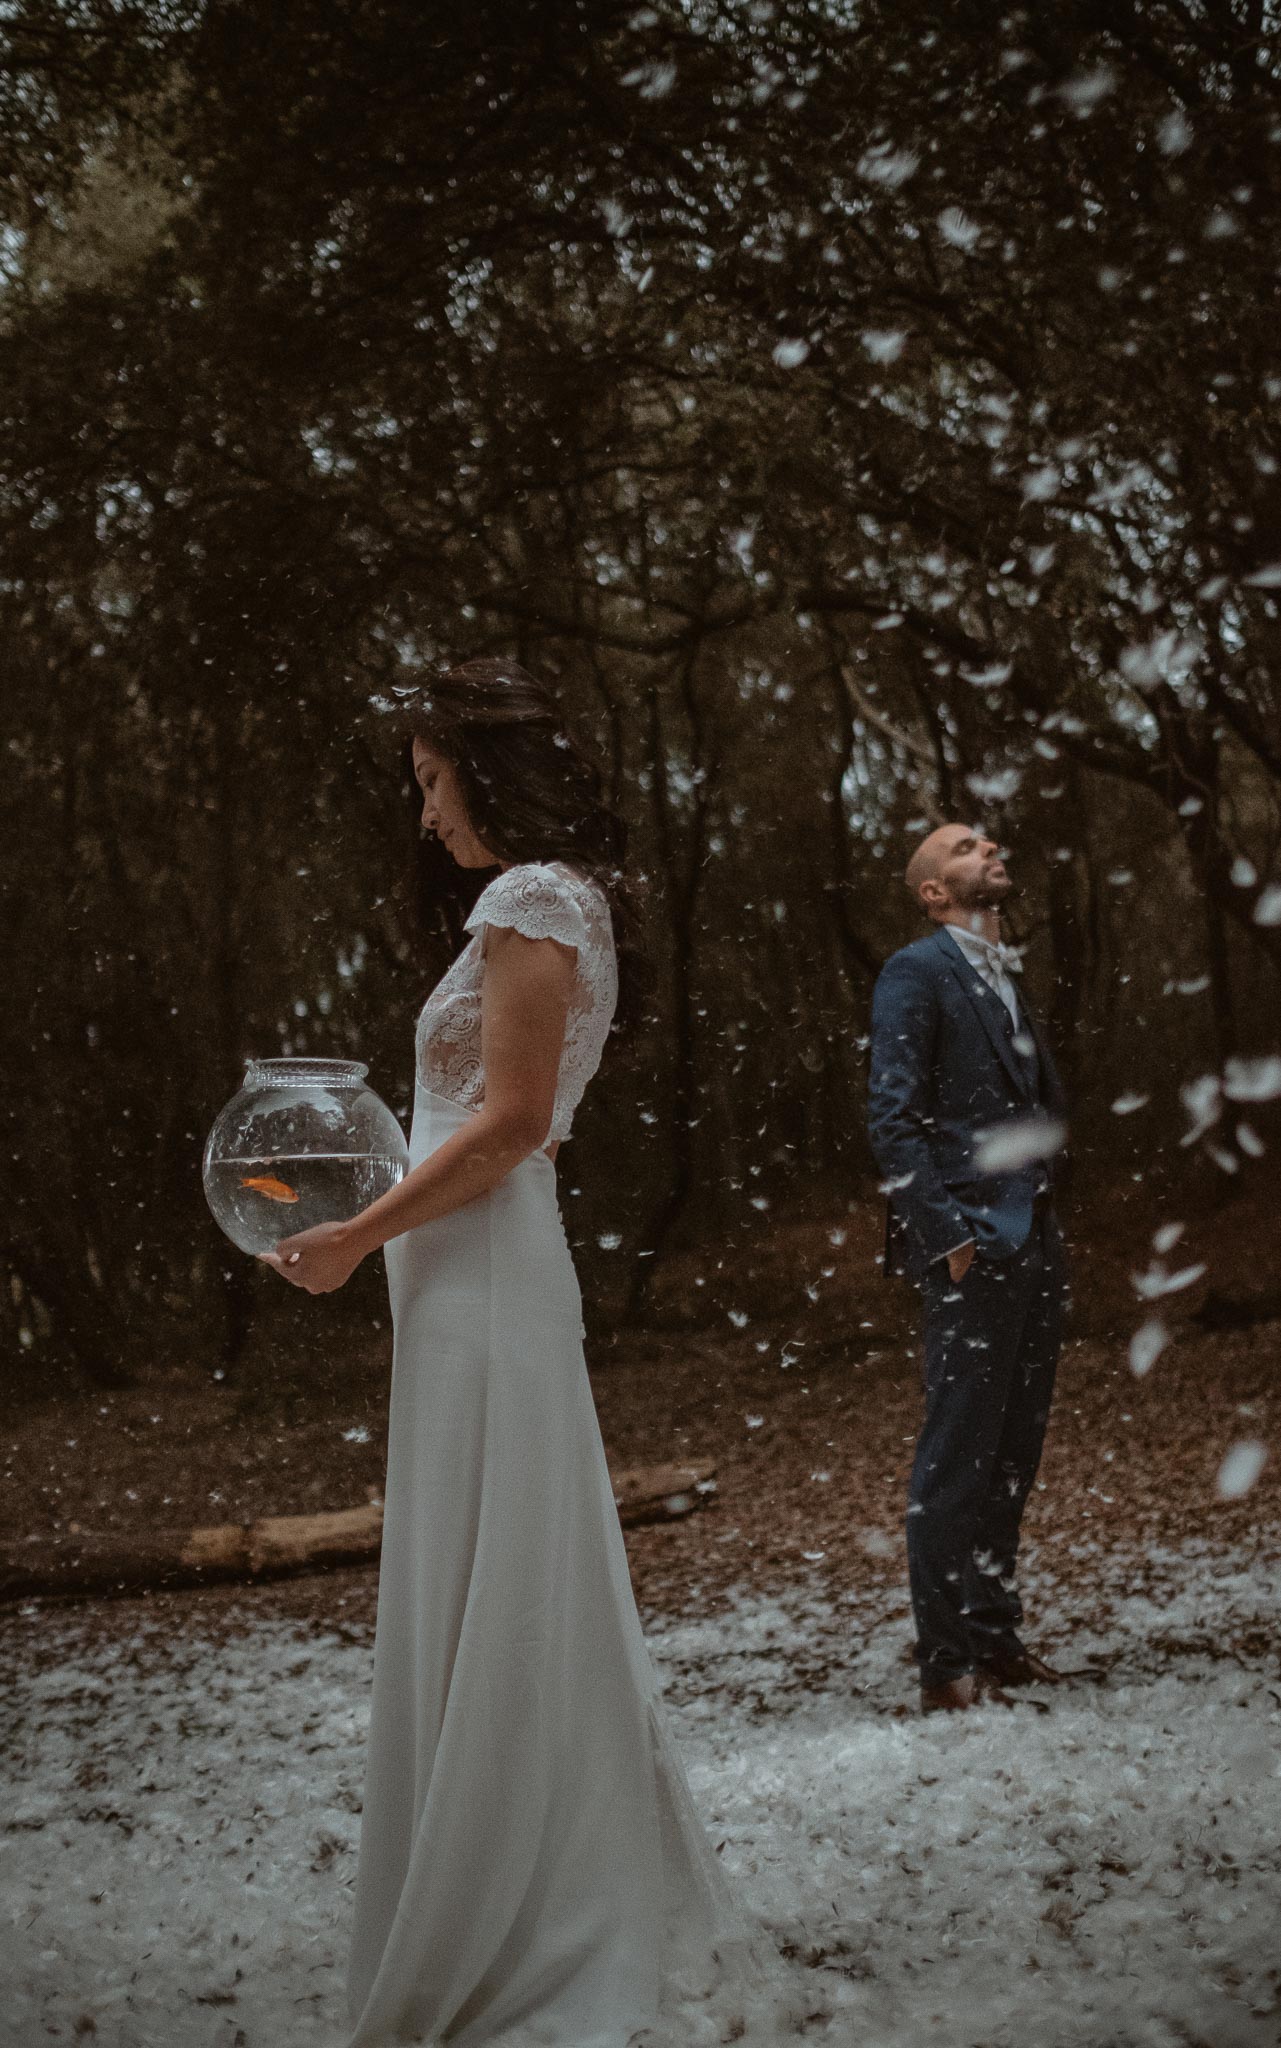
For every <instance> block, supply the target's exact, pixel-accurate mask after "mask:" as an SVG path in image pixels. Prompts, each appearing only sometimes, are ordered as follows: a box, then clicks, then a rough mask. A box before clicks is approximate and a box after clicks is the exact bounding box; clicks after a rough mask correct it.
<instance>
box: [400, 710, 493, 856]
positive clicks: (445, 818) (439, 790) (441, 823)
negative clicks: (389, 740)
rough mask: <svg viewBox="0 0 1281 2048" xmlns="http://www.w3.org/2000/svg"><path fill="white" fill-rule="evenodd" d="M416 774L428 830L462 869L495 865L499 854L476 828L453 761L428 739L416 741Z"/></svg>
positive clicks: (424, 820)
mask: <svg viewBox="0 0 1281 2048" xmlns="http://www.w3.org/2000/svg"><path fill="white" fill-rule="evenodd" d="M414 775H415V777H416V778H417V782H418V787H419V788H420V789H421V791H422V793H423V830H424V832H434V833H435V834H436V837H437V839H439V841H440V842H441V845H442V846H445V847H448V849H449V851H450V853H451V854H452V855H453V857H454V859H455V860H456V861H457V862H458V865H459V867H460V868H492V867H494V866H495V865H496V856H495V855H494V854H492V853H491V852H490V851H489V848H488V847H487V846H484V845H483V844H482V843H481V841H480V840H479V839H478V838H477V836H476V834H475V832H474V831H473V830H472V824H471V820H470V818H469V817H468V816H467V806H466V805H465V804H464V802H463V795H462V791H461V790H460V788H459V787H458V776H457V773H456V772H455V769H454V765H453V763H452V761H447V760H446V759H445V757H444V755H443V754H438V753H437V752H436V749H435V748H434V747H429V746H428V745H427V743H426V741H425V740H415V741H414Z"/></svg>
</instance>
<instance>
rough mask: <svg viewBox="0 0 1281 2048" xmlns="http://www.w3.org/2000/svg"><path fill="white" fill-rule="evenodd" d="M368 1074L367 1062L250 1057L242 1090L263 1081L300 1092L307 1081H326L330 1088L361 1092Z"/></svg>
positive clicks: (301, 1056) (301, 1055)
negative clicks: (350, 1089)
mask: <svg viewBox="0 0 1281 2048" xmlns="http://www.w3.org/2000/svg"><path fill="white" fill-rule="evenodd" d="M368 1073H369V1064H368V1062H367V1061H366V1060H326V1059H320V1058H309V1057H308V1056H307V1055H305V1054H298V1055H296V1056H295V1057H294V1058H293V1059H283V1058H277V1059H261V1060H260V1059H254V1058H252V1057H250V1058H248V1059H246V1061H245V1078H244V1080H243V1082H242V1083H241V1086H242V1087H243V1088H250V1087H253V1086H254V1085H255V1084H256V1083H257V1082H260V1081H274V1082H275V1083H276V1085H277V1086H285V1087H295V1088H296V1087H299V1086H300V1085H302V1084H304V1083H305V1082H307V1081H323V1082H324V1084H325V1086H326V1087H328V1088H358V1087H359V1086H360V1085H361V1083H362V1082H363V1081H364V1080H365V1078H366V1076H367V1075H368Z"/></svg>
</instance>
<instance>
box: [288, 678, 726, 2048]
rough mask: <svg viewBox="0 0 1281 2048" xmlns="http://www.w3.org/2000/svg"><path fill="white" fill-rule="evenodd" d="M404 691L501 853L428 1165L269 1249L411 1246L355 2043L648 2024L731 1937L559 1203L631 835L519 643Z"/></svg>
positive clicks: (426, 814) (424, 1056)
mask: <svg viewBox="0 0 1281 2048" xmlns="http://www.w3.org/2000/svg"><path fill="white" fill-rule="evenodd" d="M404 717H405V721H406V731H407V739H408V746H409V754H410V758H411V759H412V768H413V774H414V777H415V780H416V783H417V785H418V788H419V790H420V791H421V796H422V827H423V831H424V833H425V834H427V835H434V841H435V844H431V843H429V844H428V845H426V846H424V849H423V858H424V863H425V864H430V863H431V862H433V861H435V862H439V861H441V860H442V859H443V857H444V856H443V855H442V854H441V852H440V851H439V849H441V848H443V849H444V850H445V852H446V853H447V855H448V856H449V858H450V860H451V862H452V863H456V869H452V870H451V872H453V873H455V874H456V870H457V869H468V870H470V869H479V870H490V869H492V870H494V873H493V879H492V880H490V881H489V882H488V884H487V886H485V887H484V888H483V889H482V890H481V892H480V895H479V897H478V898H477V900H476V903H475V907H474V909H473V910H472V911H471V914H470V916H468V917H467V918H466V921H465V926H464V929H465V930H466V932H467V933H469V934H470V938H469V942H468V944H467V945H466V947H465V948H464V950H463V951H462V952H461V953H460V954H459V955H458V957H457V959H456V960H455V961H454V964H453V966H452V967H451V968H450V969H449V971H448V972H447V973H446V975H445V976H444V978H443V980H441V981H440V982H439V983H438V985H437V987H436V988H435V990H434V991H433V993H432V994H431V996H430V997H429V998H428V1001H427V1003H426V1006H425V1007H424V1009H423V1011H422V1014H421V1016H420V1017H419V1020H418V1027H417V1033H416V1046H415V1051H416V1090H415V1098H414V1117H413V1128H412V1133H411V1137H410V1155H409V1156H410V1164H409V1171H408V1172H407V1174H406V1176H405V1178H404V1179H403V1180H402V1181H401V1183H400V1184H399V1186H398V1187H396V1188H394V1189H393V1190H392V1191H391V1192H390V1193H389V1194H386V1195H384V1196H382V1198H381V1199H380V1200H378V1201H376V1202H375V1203H373V1204H372V1206H371V1207H370V1208H368V1209H365V1210H364V1211H363V1212H362V1213H361V1214H360V1215H359V1216H357V1217H356V1218H355V1219H354V1220H353V1221H352V1222H349V1223H333V1224H321V1225H320V1226H318V1227H317V1228H315V1229H313V1230H306V1231H302V1232H300V1233H299V1234H297V1235H296V1236H294V1237H289V1238H285V1239H283V1240H282V1241H281V1242H280V1244H279V1245H278V1246H277V1248H276V1250H275V1252H273V1253H267V1254H265V1257H266V1259H267V1261H268V1263H270V1264H271V1265H273V1266H274V1267H275V1268H276V1269H277V1270H278V1271H279V1272H280V1273H281V1274H282V1275H283V1276H284V1277H285V1278H286V1279H288V1280H290V1281H291V1282H292V1283H293V1284H294V1285H295V1286H297V1287H304V1288H306V1289H307V1290H308V1291H309V1292H311V1293H313V1294H323V1293H326V1292H329V1291H330V1290H331V1289H333V1288H336V1287H341V1286H342V1285H343V1283H344V1281H346V1280H347V1278H348V1277H349V1276H350V1274H351V1273H352V1272H353V1271H354V1269H355V1267H356V1266H357V1265H358V1264H359V1262H360V1260H361V1259H362V1258H364V1257H365V1256H366V1254H367V1253H369V1252H371V1251H374V1250H375V1249H376V1248H377V1247H378V1246H380V1245H382V1246H385V1248H386V1260H387V1280H388V1288H389V1291H390V1295H391V1308H392V1318H393V1326H394V1332H395V1343H394V1352H393V1367H392V1389H391V1417H390V1429H389V1442H388V1457H387V1488H386V1514H385V1520H384V1527H383V1550H382V1570H381V1577H380V1581H379V1591H378V1626H377V1636H376V1641H375V1647H374V1687H373V1706H372V1717H371V1724H370V1738H369V1759H368V1767H367V1780H366V1790H365V1805H364V1818H363V1822H362V1827H361V1841H360V1864H359V1872H358V1876H357V1883H356V1923H355V1936H354V1944H353V1951H352V1959H351V1970H350V1980H349V1998H350V2012H351V2020H352V2025H353V2028H354V2031H353V2033H352V2035H351V2048H382V2044H385V2043H392V2042H401V2041H406V2040H408V2041H420V2042H427V2043H433V2044H434V2043H446V2042H448V2043H451V2044H453V2043H457V2044H460V2048H478V2044H481V2043H489V2042H499V2041H514V2040H515V2039H517V2038H518V2037H519V2038H520V2039H522V2040H528V2041H531V2042H534V2041H537V2042H540V2043H544V2042H545V2043H555V2044H565V2048H589V2044H590V2048H624V2044H625V2043H626V2042H627V2040H628V2038H629V2037H630V2036H631V2035H632V2034H633V2033H634V2032H636V2030H638V2029H640V2028H643V2027H645V2026H647V2025H649V2024H650V2023H652V2022H653V2021H654V2019H655V2018H656V2017H657V2014H658V2008H659V2000H660V1994H661V1991H662V1988H663V1985H664V1982H665V1981H667V1980H668V1979H670V1978H671V1977H672V1976H673V1975H674V1974H675V1972H676V1971H677V1970H680V1969H682V1968H684V1967H685V1966H687V1965H695V1966H697V1965H698V1964H699V1963H700V1962H701V1961H704V1960H706V1959H707V1958H708V1957H709V1956H710V1955H711V1953H712V1952H713V1949H714V1947H715V1945H716V1943H717V1941H718V1938H720V1937H721V1936H722V1935H723V1934H725V1933H729V1934H731V1935H732V1933H733V1931H734V1930H733V1921H732V1916H731V1915H730V1913H729V1910H728V1906H727V1900H726V1895H725V1892H724V1888H723V1883H722V1879H721V1875H720V1872H719V1869H718V1868H717V1866H716V1864H715V1862H714V1861H713V1859H712V1855H711V1851H710V1846H709V1844H708V1843H707V1840H706V1838H705V1836H704V1834H703V1831H702V1828H701V1826H700V1824H699V1822H698V1819H697V1816H696V1815H695V1812H694V1808H693V1805H692V1803H691V1800H690V1795H689V1792H688V1789H687V1786H686V1782H685V1777H684V1772H683V1770H682V1767H681V1764H680V1761H679V1759H678V1757H677V1755H676V1753H675V1751H674V1749H673V1747H672V1744H671V1740H670V1737H669V1735H668V1732H667V1729H666V1725H665V1721H664V1717H663V1711H662V1707H661V1703H660V1700H659V1694H658V1683H657V1679H656V1676H655V1673H654V1670H653V1667H652V1665H651V1663H650V1659H649V1654H648V1652H647V1650H646V1647H645V1643H644V1639H643V1637H642V1634H641V1629H640V1623H639V1620H638V1617H637V1613H636V1606H635V1602H634V1599H633V1596H632V1590H631V1583H630V1580H629V1577H628V1570H627V1558H626V1553H625V1551H624V1547H623V1540H622V1535H621V1531H620V1529H619V1524H618V1516H617V1513H616V1510H615V1507H614V1500H613V1493H612V1489H611V1485H610V1479H609V1473H608V1471H607V1468H606V1464H605V1456H604V1452H603V1449H602V1446H601V1439H600V1431H599V1427H598V1424H597V1420H596V1413H595V1409H594V1407H593V1405H592V1397H591V1391H590V1388H589V1385H588V1379H587V1371H586V1367H585V1364H584V1360H583V1349H582V1338H583V1328H582V1314H581V1298H580V1295H579V1291H578V1283H577V1280H576V1278H575V1275H574V1268H573V1265H572V1262H571V1259H570V1253H569V1248H568V1245H567V1244H566V1241H565V1235H564V1230H563V1228H562V1225H561V1220H560V1214H559V1210H558V1207H557V1200H556V1176H555V1169H554V1166H553V1161H554V1159H555V1156H556V1151H557V1147H558V1146H559V1144H560V1143H561V1141H562V1140H563V1139H564V1138H566V1137H567V1136H568V1135H569V1129H570V1123H571V1119H572V1117H573V1114H574V1111H575V1109H576V1108H577V1107H578V1104H579V1102H580V1101H581V1099H582V1096H583V1093H584V1090H585V1089H586V1087H587V1084H588V1082H589V1081H590V1080H591V1078H592V1075H593V1074H594V1073H595V1071H596V1068H597V1066H598V1064H599V1062H600V1058H601V1054H602V1051H603V1049H604V1046H605V1042H606V1039H607V1037H608V1036H609V1033H610V1030H611V1025H612V1024H613V1022H614V1019H615V1010H616V1007H618V1004H619V980H620V975H619V969H620V964H621V967H622V969H623V976H622V979H623V995H624V998H626V996H627V993H628V988H627V983H628V978H629V976H628V970H629V967H630V960H631V945H630V926H629V920H628V898H627V892H626V885H625V881H624V878H623V875H622V873H621V872H620V868H621V860H622V854H623V847H624V839H625V828H624V827H623V825H622V823H621V821H620V820H619V819H618V818H617V817H616V816H615V815H614V814H613V813H612V811H611V810H610V809H609V808H608V807H607V805H606V804H605V802H604V801H603V798H602V795H601V790H600V781H599V777H598V776H597V774H596V772H595V770H594V769H593V768H592V767H591V766H590V764H589V763H588V761H587V759H586V758H585V756H584V755H583V754H582V753H581V752H580V751H579V749H578V747H577V746H576V745H575V743H574V742H573V740H572V739H571V738H570V737H569V735H568V734H567V733H566V732H565V730H564V728H563V725H562V722H561V719H560V714H559V712H558V710H557V707H556V705H555V702H554V700H553V699H552V698H551V696H550V694H549V693H548V692H547V691H546V690H545V689H544V688H543V687H542V686H541V685H540V684H539V683H537V682H536V681H535V680H534V678H533V677H532V676H530V675H529V674H527V673H526V671H525V670H524V669H522V668H520V667H519V666H517V665H516V664H515V663H514V662H501V661H472V662H468V663H466V664H465V665H464V666H463V667H461V668H456V669H454V670H452V671H451V672H450V673H449V674H447V675H445V676H443V677H441V678H440V679H438V680H437V681H435V682H433V683H432V684H431V685H430V687H429V688H428V689H426V690H424V691H422V692H420V693H418V694H417V696H416V698H415V699H413V700H411V701H410V703H409V705H408V707H407V709H406V711H405V713H404ZM458 879H460V880H461V877H459V878H458ZM616 938H617V941H618V944H617V946H616ZM625 1009H626V1003H625V1002H624V1005H623V1010H625ZM620 1014H621V1013H620Z"/></svg>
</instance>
